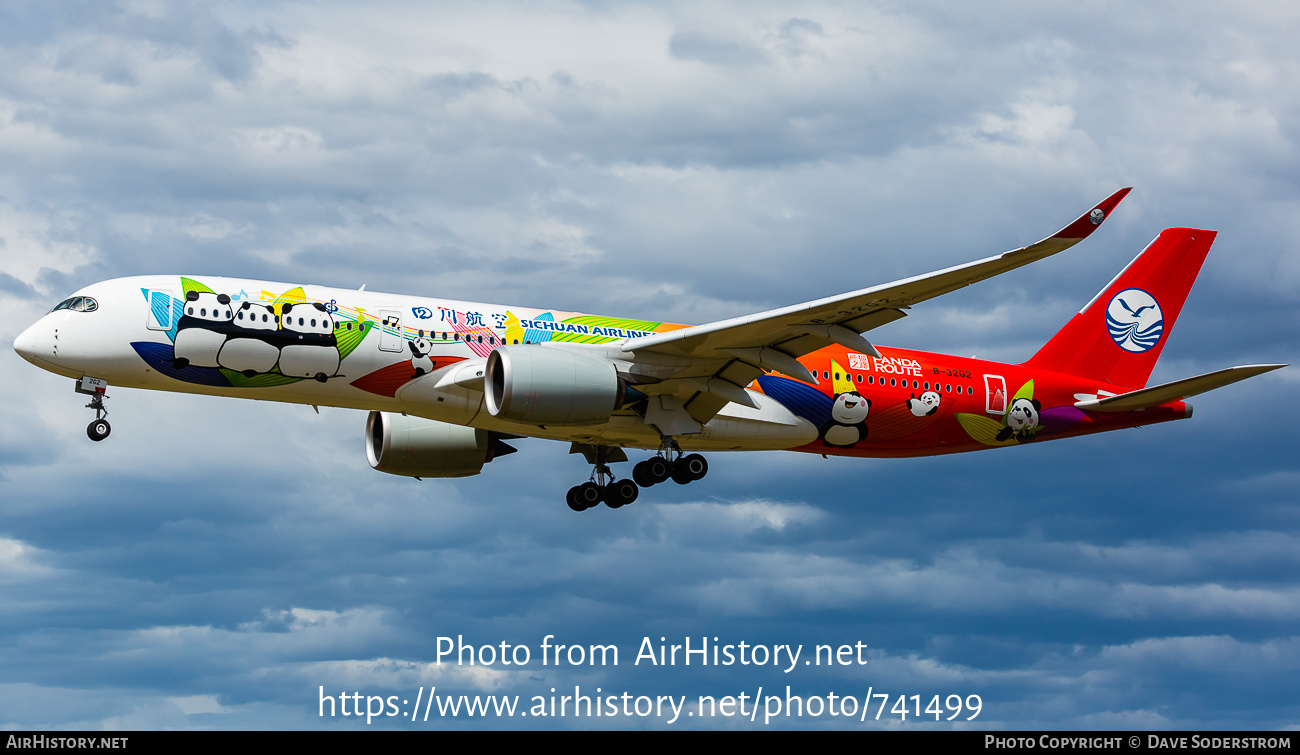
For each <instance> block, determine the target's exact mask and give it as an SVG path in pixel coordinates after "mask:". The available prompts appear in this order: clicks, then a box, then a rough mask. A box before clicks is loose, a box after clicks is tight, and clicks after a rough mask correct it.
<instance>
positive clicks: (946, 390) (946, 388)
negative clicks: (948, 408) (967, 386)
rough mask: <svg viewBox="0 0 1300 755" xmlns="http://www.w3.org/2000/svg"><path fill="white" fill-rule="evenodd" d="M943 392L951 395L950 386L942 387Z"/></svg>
mask: <svg viewBox="0 0 1300 755" xmlns="http://www.w3.org/2000/svg"><path fill="white" fill-rule="evenodd" d="M957 387H958V388H960V387H961V386H960V385H959V386H957ZM943 390H944V392H945V393H952V386H951V385H946V386H944V388H943Z"/></svg>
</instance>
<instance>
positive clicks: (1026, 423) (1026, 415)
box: [997, 398, 1043, 443]
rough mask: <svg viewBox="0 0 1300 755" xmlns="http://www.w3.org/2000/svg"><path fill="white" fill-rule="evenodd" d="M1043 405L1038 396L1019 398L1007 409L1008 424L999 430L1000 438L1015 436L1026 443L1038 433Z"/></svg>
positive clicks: (1005, 438)
mask: <svg viewBox="0 0 1300 755" xmlns="http://www.w3.org/2000/svg"><path fill="white" fill-rule="evenodd" d="M1042 411H1043V405H1042V403H1040V402H1039V400H1038V399H1036V398H1018V399H1016V400H1015V401H1012V402H1011V408H1010V409H1009V410H1008V411H1007V426H1006V427H1004V428H1002V430H1001V431H999V432H998V435H997V439H998V440H1007V439H1008V438H1015V439H1016V440H1018V441H1020V442H1021V443H1024V442H1026V441H1031V440H1033V439H1034V436H1035V435H1037V434H1038V420H1039V417H1040V415H1041V412H1042Z"/></svg>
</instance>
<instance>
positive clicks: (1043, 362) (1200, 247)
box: [1024, 228, 1217, 388]
mask: <svg viewBox="0 0 1300 755" xmlns="http://www.w3.org/2000/svg"><path fill="white" fill-rule="evenodd" d="M1216 235H1217V234H1216V232H1215V231H1203V230H1197V229H1195V228H1166V229H1165V230H1164V231H1161V233H1160V235H1159V236H1157V237H1156V239H1155V241H1152V242H1151V243H1150V244H1148V245H1147V248H1146V249H1143V250H1142V253H1141V254H1139V255H1138V256H1137V257H1136V258H1135V259H1134V260H1133V261H1132V262H1130V263H1129V265H1128V267H1126V268H1124V270H1123V271H1122V272H1120V274H1119V275H1117V276H1116V277H1115V280H1113V281H1111V282H1110V285H1108V286H1106V288H1104V289H1102V291H1101V293H1099V294H1097V296H1095V297H1093V300H1092V301H1090V302H1088V304H1087V306H1085V307H1084V308H1083V310H1082V311H1080V312H1079V314H1077V315H1075V316H1074V317H1073V318H1071V319H1070V322H1068V323H1066V325H1065V327H1064V328H1061V330H1060V331H1059V332H1057V334H1056V335H1055V336H1052V340H1050V341H1048V342H1047V344H1046V345H1045V346H1043V348H1041V349H1039V350H1038V353H1037V354H1035V355H1034V356H1033V358H1032V359H1030V360H1029V361H1027V362H1025V363H1024V365H1025V366H1026V367H1030V368H1036V369H1044V370H1053V371H1055V372H1064V373H1067V374H1071V375H1078V376H1080V377H1085V378H1091V379H1093V380H1099V381H1102V382H1105V383H1111V384H1114V385H1122V386H1126V387H1129V388H1141V387H1143V386H1145V385H1146V383H1147V378H1149V377H1150V376H1151V370H1152V369H1154V368H1155V365H1156V360H1157V359H1159V358H1160V352H1161V351H1162V350H1163V349H1164V347H1165V342H1166V341H1167V340H1169V333H1170V331H1172V330H1173V328H1174V321H1175V320H1176V319H1178V313H1179V312H1181V311H1182V309H1183V302H1184V301H1186V299H1187V293H1188V292H1189V291H1191V289H1192V283H1194V282H1195V281H1196V274H1197V273H1199V272H1200V271H1201V265H1202V263H1204V262H1205V255H1206V254H1208V253H1209V251H1210V245H1211V244H1213V243H1214V237H1215V236H1216Z"/></svg>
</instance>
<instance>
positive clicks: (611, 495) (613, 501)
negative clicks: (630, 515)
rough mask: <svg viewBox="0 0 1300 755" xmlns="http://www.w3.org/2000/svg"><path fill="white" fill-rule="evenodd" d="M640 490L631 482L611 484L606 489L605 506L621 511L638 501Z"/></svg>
mask: <svg viewBox="0 0 1300 755" xmlns="http://www.w3.org/2000/svg"><path fill="white" fill-rule="evenodd" d="M640 492H641V491H640V489H639V488H637V486H636V483H635V482H632V481H631V480H619V481H617V482H611V483H610V484H609V487H607V488H605V505H606V506H608V507H610V508H611V509H620V508H623V507H624V506H626V505H628V504H629V503H631V502H633V501H635V500H636V497H637V496H638V495H639V494H640Z"/></svg>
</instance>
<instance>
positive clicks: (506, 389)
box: [483, 345, 625, 425]
mask: <svg viewBox="0 0 1300 755" xmlns="http://www.w3.org/2000/svg"><path fill="white" fill-rule="evenodd" d="M483 391H484V396H485V398H486V404H487V409H488V413H490V414H491V415H492V416H493V417H497V418H500V419H507V420H512V421H515V422H527V423H529V424H533V425H592V424H596V423H599V422H604V421H606V420H608V419H609V417H610V415H611V414H613V413H614V410H616V409H618V408H619V407H620V406H622V404H623V397H624V395H625V388H624V385H623V382H622V381H621V380H619V379H618V371H617V370H616V369H615V368H614V363H613V362H610V361H609V360H607V359H601V358H599V357H593V356H588V355H587V354H583V353H580V352H577V351H571V350H569V349H559V348H552V347H549V346H536V345H530V346H505V347H502V348H499V349H497V350H496V351H493V352H492V353H491V354H489V355H488V360H487V371H486V374H485V375H484V380H483Z"/></svg>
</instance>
